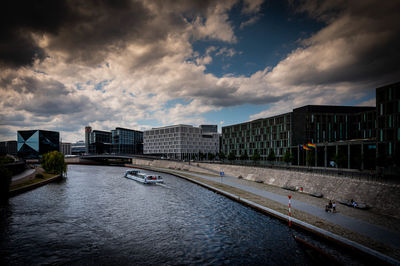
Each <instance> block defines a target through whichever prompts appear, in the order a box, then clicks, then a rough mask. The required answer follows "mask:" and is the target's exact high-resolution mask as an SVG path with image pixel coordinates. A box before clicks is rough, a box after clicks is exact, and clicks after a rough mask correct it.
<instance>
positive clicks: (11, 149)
mask: <svg viewBox="0 0 400 266" xmlns="http://www.w3.org/2000/svg"><path fill="white" fill-rule="evenodd" d="M5 154H10V155H17V141H15V140H10V141H1V142H0V155H5Z"/></svg>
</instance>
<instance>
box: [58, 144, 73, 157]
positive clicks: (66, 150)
mask: <svg viewBox="0 0 400 266" xmlns="http://www.w3.org/2000/svg"><path fill="white" fill-rule="evenodd" d="M60 152H61V153H62V154H64V155H71V154H72V152H71V143H70V142H60Z"/></svg>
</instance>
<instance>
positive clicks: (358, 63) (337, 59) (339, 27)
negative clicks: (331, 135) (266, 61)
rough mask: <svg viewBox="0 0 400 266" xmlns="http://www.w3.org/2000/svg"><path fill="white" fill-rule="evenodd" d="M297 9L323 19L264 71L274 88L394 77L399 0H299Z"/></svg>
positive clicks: (385, 80)
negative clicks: (318, 27)
mask: <svg viewBox="0 0 400 266" xmlns="http://www.w3.org/2000/svg"><path fill="white" fill-rule="evenodd" d="M295 8H296V10H297V11H298V12H306V13H307V14H309V15H310V16H311V17H312V18H314V19H318V20H321V21H324V22H326V26H325V27H324V28H323V29H321V30H320V31H319V32H317V33H315V34H314V35H313V36H312V37H310V38H308V39H305V40H303V42H302V44H303V45H304V46H303V47H300V48H299V49H297V50H294V51H292V52H291V53H290V54H289V55H288V56H287V57H286V58H285V59H284V60H282V61H281V62H280V63H279V64H278V65H277V66H276V67H275V68H274V69H273V70H272V72H271V73H270V75H269V78H268V80H269V81H271V82H273V83H274V82H277V83H275V85H276V86H279V87H290V86H298V85H302V86H309V87H310V88H313V87H316V86H321V85H330V86H334V85H335V84H339V83H349V84H350V83H353V84H356V83H364V84H365V83H367V82H369V83H370V84H372V83H376V82H377V81H379V82H380V83H381V84H382V83H383V84H384V83H390V82H395V81H398V77H399V76H400V65H399V63H398V62H399V60H400V50H399V49H398V48H397V47H398V46H399V44H400V20H399V19H398V12H399V10H400V2H399V1H377V0H365V1H319V0H309V1H301V2H300V4H298V5H295Z"/></svg>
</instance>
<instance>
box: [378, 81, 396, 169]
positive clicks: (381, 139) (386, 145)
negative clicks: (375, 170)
mask: <svg viewBox="0 0 400 266" xmlns="http://www.w3.org/2000/svg"><path fill="white" fill-rule="evenodd" d="M376 113H377V119H376V122H377V125H376V130H377V156H378V158H379V160H383V161H387V160H390V161H392V163H395V164H397V166H400V82H398V83H395V84H391V85H387V86H384V87H380V88H377V89H376Z"/></svg>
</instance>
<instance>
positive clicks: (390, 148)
mask: <svg viewBox="0 0 400 266" xmlns="http://www.w3.org/2000/svg"><path fill="white" fill-rule="evenodd" d="M389 155H392V143H391V142H389Z"/></svg>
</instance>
